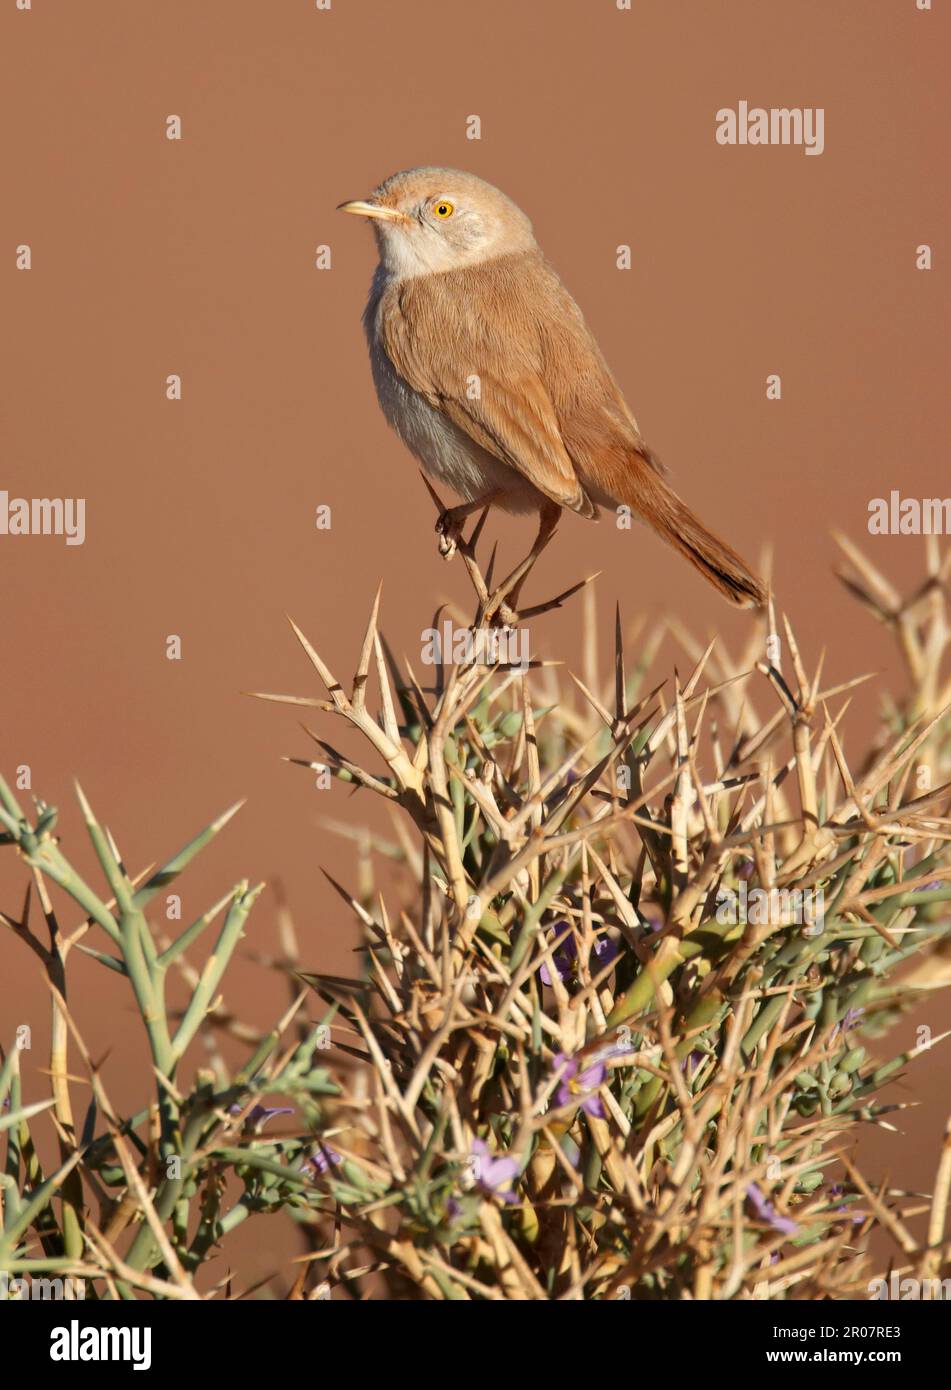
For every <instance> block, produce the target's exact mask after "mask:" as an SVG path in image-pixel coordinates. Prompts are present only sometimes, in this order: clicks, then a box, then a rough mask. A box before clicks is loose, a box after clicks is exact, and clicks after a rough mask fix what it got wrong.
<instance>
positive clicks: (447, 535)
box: [436, 488, 499, 560]
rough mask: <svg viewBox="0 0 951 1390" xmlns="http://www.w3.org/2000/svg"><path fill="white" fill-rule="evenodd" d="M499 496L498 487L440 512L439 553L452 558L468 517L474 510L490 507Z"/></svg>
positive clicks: (449, 558) (437, 525)
mask: <svg viewBox="0 0 951 1390" xmlns="http://www.w3.org/2000/svg"><path fill="white" fill-rule="evenodd" d="M498 496H499V490H498V488H495V489H493V491H492V492H487V493H486V494H485V496H484V497H477V498H476V500H475V501H474V502H464V503H463V504H462V505H461V506H459V507H447V508H446V509H445V510H444V511H442V512H440V514H439V518H438V520H437V522H436V532H437V534H438V536H439V553H440V555H441V556H442V557H443V559H445V560H451V559H452V557H453V555H454V554H455V552H456V546H457V545H458V543H459V541H460V540H461V538H462V528H463V523H464V522H465V520H466V517H468V516H471V515H472V513H473V512H478V511H481V510H482V508H483V507H490V506H491V505H492V503H493V502H494V501H495V499H496V498H497V497H498Z"/></svg>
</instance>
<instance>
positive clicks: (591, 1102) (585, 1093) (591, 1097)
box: [552, 1052, 607, 1119]
mask: <svg viewBox="0 0 951 1390" xmlns="http://www.w3.org/2000/svg"><path fill="white" fill-rule="evenodd" d="M582 1065H583V1064H582V1062H580V1061H579V1060H578V1058H577V1057H566V1056H565V1054H564V1053H563V1052H559V1053H557V1054H556V1055H555V1059H554V1061H553V1063H552V1069H553V1071H554V1072H555V1074H556V1075H557V1076H558V1077H559V1078H560V1081H559V1085H558V1090H557V1092H556V1093H555V1094H556V1098H557V1101H558V1104H559V1105H572V1104H579V1105H580V1106H581V1109H582V1110H583V1111H584V1112H585V1113H586V1114H588V1115H593V1116H594V1118H595V1119H600V1118H601V1117H602V1115H603V1114H604V1106H603V1105H602V1103H601V1097H600V1096H599V1095H598V1091H599V1089H600V1088H601V1086H602V1085H603V1084H604V1078H605V1075H606V1073H607V1067H606V1066H605V1064H604V1062H603V1061H602V1060H601V1059H600V1058H599V1059H597V1060H595V1061H592V1062H590V1063H589V1064H588V1065H587V1066H585V1067H584V1070H583V1071H582Z"/></svg>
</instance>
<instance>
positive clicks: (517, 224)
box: [338, 166, 766, 608]
mask: <svg viewBox="0 0 951 1390" xmlns="http://www.w3.org/2000/svg"><path fill="white" fill-rule="evenodd" d="M338 211H341V212H346V213H350V214H353V215H355V216H359V217H364V218H366V219H367V220H368V221H369V222H370V223H371V224H372V227H373V230H374V233H375V236H376V243H377V250H378V253H379V264H378V265H377V267H376V270H375V272H374V275H373V279H372V282H371V286H370V293H369V298H368V300H367V305H366V309H365V312H364V316H363V323H364V328H365V331H366V336H367V341H368V344H369V350H370V364H371V369H372V374H373V380H374V384H375V387H376V393H377V397H378V400H379V403H380V406H381V408H382V410H383V414H384V415H385V417H386V419H387V421H388V422H389V424H390V425H391V426H392V427H393V428H394V429H395V431H396V433H397V434H398V435H399V437H400V438H401V440H402V441H403V443H404V444H405V445H406V446H407V448H408V449H409V451H410V452H411V453H412V454H413V455H414V456H415V457H416V459H417V460H418V462H419V464H420V466H421V468H422V470H423V472H424V474H426V475H428V476H429V477H430V478H432V479H433V480H434V481H437V482H439V483H442V484H445V485H447V486H449V487H450V488H451V489H452V490H453V491H454V492H455V493H456V494H457V495H458V496H460V497H461V498H462V499H463V502H462V503H461V505H459V506H456V507H450V508H447V509H445V510H444V511H443V512H442V514H441V515H440V517H439V520H438V521H437V523H436V530H437V531H438V532H439V533H440V549H441V550H443V553H444V554H451V553H452V551H453V549H454V547H455V543H456V541H457V540H458V539H459V538H460V537H461V535H462V531H463V528H464V526H465V521H466V518H467V517H468V516H471V515H472V514H473V513H474V512H476V511H479V510H482V509H484V508H486V507H498V508H500V509H501V510H503V511H505V512H511V513H516V514H518V513H531V512H537V514H538V535H537V537H536V539H535V542H534V544H533V546H532V549H531V551H530V553H529V557H528V559H529V561H530V562H532V563H533V562H534V560H535V559H537V557H538V555H539V554H540V553H541V551H542V550H543V549H544V548H545V546H546V545H547V544H548V542H549V541H550V540H551V538H552V536H553V534H554V531H555V528H556V527H557V525H558V521H559V519H560V517H561V514H562V512H563V511H565V510H568V511H572V512H576V513H577V514H578V515H579V516H581V517H585V518H587V519H589V520H596V519H597V518H598V516H599V511H600V509H601V508H607V509H611V510H612V511H614V512H615V514H616V515H618V516H619V515H621V511H620V509H621V508H625V509H627V512H626V513H625V514H626V515H627V516H629V517H630V518H631V519H634V520H638V521H641V522H644V523H646V524H647V525H648V526H649V527H651V528H652V529H653V530H654V531H655V532H656V533H657V534H658V535H659V536H661V537H662V538H663V539H664V540H665V541H667V542H668V543H669V544H670V545H672V546H674V548H675V549H676V550H678V551H679V552H680V554H681V555H683V556H684V557H685V558H686V559H687V560H689V561H690V563H691V564H692V565H694V566H696V568H697V569H698V570H699V571H700V573H701V574H702V575H703V576H704V578H705V579H707V580H708V581H709V582H710V583H711V584H713V585H714V587H715V588H716V589H718V590H719V592H720V593H721V594H722V595H723V596H724V597H725V598H726V599H728V600H729V601H730V602H732V603H734V604H736V605H737V606H739V607H744V608H757V607H760V606H761V605H762V604H763V603H764V602H765V599H766V592H765V589H764V586H763V583H762V581H761V580H760V579H759V578H758V577H757V576H756V574H754V572H753V571H752V570H751V569H750V568H749V566H748V565H747V564H746V562H745V561H744V560H743V559H742V558H741V557H740V556H739V555H738V554H737V552H736V551H735V550H733V549H732V548H731V547H730V546H729V545H727V543H726V542H725V541H723V540H721V539H720V538H719V537H718V536H716V535H714V533H713V532H712V531H711V530H709V529H708V528H707V527H706V526H705V525H704V524H703V523H702V522H701V521H700V519H699V518H698V517H697V516H696V515H695V514H694V513H693V512H692V511H691V510H690V508H689V507H688V506H687V504H686V503H685V502H684V501H683V500H682V499H681V498H680V497H679V496H678V495H677V493H676V492H675V491H674V489H673V488H672V486H671V485H670V483H669V481H668V477H667V470H666V469H665V467H664V466H663V465H662V464H661V462H660V460H659V459H658V458H657V456H656V454H655V453H654V452H653V451H652V450H651V449H650V448H649V447H648V445H647V444H646V442H645V440H644V438H643V436H642V435H641V432H640V429H639V428H638V425H637V421H636V420H635V418H634V415H633V413H632V412H631V410H630V409H629V407H628V405H627V403H626V401H625V399H624V396H623V395H622V393H621V390H620V388H619V386H618V384H617V382H616V381H615V379H614V376H613V375H612V373H611V371H610V369H609V367H608V365H607V363H606V361H605V359H604V356H603V355H602V353H601V350H600V348H599V347H598V344H597V342H596V340H595V338H594V335H593V334H592V332H591V330H590V329H589V328H588V326H587V324H586V322H585V320H584V317H583V316H582V313H581V310H580V309H579V307H578V305H577V304H576V303H575V301H574V299H573V298H572V296H571V295H570V294H569V292H568V290H567V289H566V288H565V286H564V285H563V284H562V282H561V280H560V278H559V276H558V274H557V273H556V271H555V270H554V269H553V268H552V266H551V265H550V264H549V263H548V261H547V260H546V259H545V256H544V254H543V253H542V250H541V248H540V247H539V245H538V242H537V241H536V239H535V234H534V231H533V229H532V224H531V222H530V220H529V218H528V217H527V216H526V214H525V213H524V212H523V211H522V210H521V208H520V207H518V206H517V205H516V204H515V203H514V202H513V201H512V200H511V199H510V198H509V197H507V196H506V194H504V193H503V192H502V191H501V190H500V189H498V188H495V187H494V186H493V185H492V184H490V183H487V182H486V181H485V180H484V179H481V178H478V177H477V176H476V175H474V174H471V173H466V172H464V171H462V170H458V169H449V168H441V167H430V166H425V167H420V168H414V169H407V170H402V171H400V172H399V173H396V174H392V175H391V176H390V177H389V178H387V179H385V180H384V181H383V182H382V183H381V184H380V185H379V186H378V187H377V188H376V189H374V191H373V192H372V193H371V194H370V196H369V197H368V198H363V199H356V200H351V201H350V202H345V203H341V204H340V205H339V207H338ZM435 495H436V494H435V493H434V496H435ZM513 601H514V596H513Z"/></svg>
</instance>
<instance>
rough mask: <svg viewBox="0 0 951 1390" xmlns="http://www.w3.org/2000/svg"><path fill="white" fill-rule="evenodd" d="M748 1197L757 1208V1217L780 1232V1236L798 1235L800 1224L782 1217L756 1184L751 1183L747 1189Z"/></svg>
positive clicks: (789, 1218)
mask: <svg viewBox="0 0 951 1390" xmlns="http://www.w3.org/2000/svg"><path fill="white" fill-rule="evenodd" d="M746 1195H747V1197H749V1199H750V1201H751V1202H752V1204H753V1206H754V1207H755V1208H756V1215H757V1216H758V1217H759V1218H760V1220H761V1221H765V1222H766V1223H767V1224H768V1225H770V1226H772V1228H773V1230H774V1231H779V1233H780V1235H784V1236H794V1235H796V1234H798V1231H799V1223H798V1222H797V1221H793V1219H792V1217H791V1216H780V1214H779V1212H778V1211H777V1210H776V1208H775V1207H774V1206H773V1204H772V1202H770V1201H767V1199H766V1198H765V1197H764V1196H763V1194H762V1192H761V1191H760V1190H759V1188H758V1187H757V1186H756V1183H755V1182H751V1183H750V1185H749V1187H748V1188H747V1189H746Z"/></svg>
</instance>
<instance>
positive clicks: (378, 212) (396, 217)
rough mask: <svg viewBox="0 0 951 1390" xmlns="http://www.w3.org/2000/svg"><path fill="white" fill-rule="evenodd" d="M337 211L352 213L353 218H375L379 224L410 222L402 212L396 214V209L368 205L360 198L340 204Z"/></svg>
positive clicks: (373, 204)
mask: <svg viewBox="0 0 951 1390" xmlns="http://www.w3.org/2000/svg"><path fill="white" fill-rule="evenodd" d="M337 211H338V212H352V213H353V214H354V216H355V217H375V218H376V219H377V220H378V221H380V222H408V221H409V220H410V219H409V218H408V217H407V216H406V214H405V213H404V212H397V210H396V208H386V207H384V206H383V205H382V203H368V202H365V201H364V200H363V199H361V198H357V199H356V200H355V201H354V202H352V203H341V204H340V205H339V207H338V208H337Z"/></svg>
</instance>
